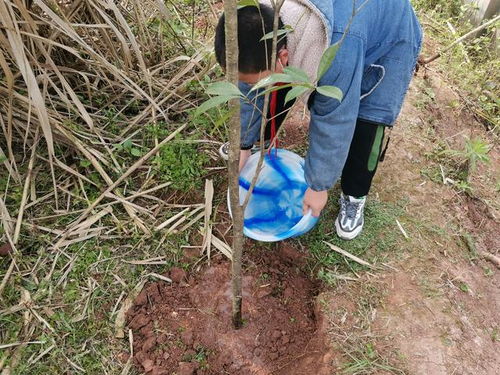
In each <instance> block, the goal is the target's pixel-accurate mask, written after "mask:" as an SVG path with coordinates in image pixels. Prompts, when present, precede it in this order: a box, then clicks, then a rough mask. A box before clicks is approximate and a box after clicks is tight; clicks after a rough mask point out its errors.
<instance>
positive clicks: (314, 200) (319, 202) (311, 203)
mask: <svg viewBox="0 0 500 375" xmlns="http://www.w3.org/2000/svg"><path fill="white" fill-rule="evenodd" d="M327 200H328V191H327V190H323V191H314V190H312V189H311V188H307V190H306V193H305V195H304V206H303V208H302V211H303V212H302V213H303V215H305V214H307V211H309V209H311V210H312V215H313V216H314V217H318V216H319V215H320V214H321V210H322V209H323V208H324V207H325V206H326V201H327Z"/></svg>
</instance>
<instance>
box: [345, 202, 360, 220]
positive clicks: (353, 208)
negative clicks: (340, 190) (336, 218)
mask: <svg viewBox="0 0 500 375" xmlns="http://www.w3.org/2000/svg"><path fill="white" fill-rule="evenodd" d="M360 207H361V203H356V202H351V201H349V200H348V199H342V208H341V209H342V212H343V213H344V214H345V215H346V216H347V217H348V218H349V219H353V218H355V217H356V216H357V214H358V211H359V208H360Z"/></svg>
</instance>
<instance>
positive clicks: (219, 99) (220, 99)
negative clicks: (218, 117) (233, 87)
mask: <svg viewBox="0 0 500 375" xmlns="http://www.w3.org/2000/svg"><path fill="white" fill-rule="evenodd" d="M235 98H236V97H235V96H233V95H221V96H214V97H213V98H210V99H208V100H207V101H206V102H203V103H202V104H201V105H200V106H199V107H198V109H197V110H196V111H195V112H194V117H198V116H199V115H200V114H202V113H205V112H206V111H208V110H209V109H211V108H214V107H217V106H218V105H221V104H223V103H227V102H228V101H230V100H231V99H235Z"/></svg>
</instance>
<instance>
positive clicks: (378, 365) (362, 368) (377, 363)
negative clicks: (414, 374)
mask: <svg viewBox="0 0 500 375" xmlns="http://www.w3.org/2000/svg"><path fill="white" fill-rule="evenodd" d="M346 355H347V356H348V357H349V358H350V360H349V362H347V363H346V364H345V365H344V366H343V368H342V374H377V373H380V372H381V371H384V372H387V373H390V374H404V371H403V370H400V369H398V368H396V367H393V366H391V365H389V362H388V360H387V359H385V358H383V357H382V356H381V355H380V354H379V353H378V352H377V351H376V350H375V346H374V345H373V343H371V342H365V343H362V344H361V345H360V346H358V347H357V348H354V349H353V350H349V351H347V352H346Z"/></svg>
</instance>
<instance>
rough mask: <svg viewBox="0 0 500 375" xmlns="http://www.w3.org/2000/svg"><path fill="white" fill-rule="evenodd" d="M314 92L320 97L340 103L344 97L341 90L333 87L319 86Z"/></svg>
mask: <svg viewBox="0 0 500 375" xmlns="http://www.w3.org/2000/svg"><path fill="white" fill-rule="evenodd" d="M316 91H317V92H319V93H320V94H321V95H325V96H329V97H330V98H333V99H337V100H338V101H339V102H341V101H342V99H343V97H344V94H343V93H342V90H341V89H339V88H338V87H335V86H320V87H317V88H316Z"/></svg>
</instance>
